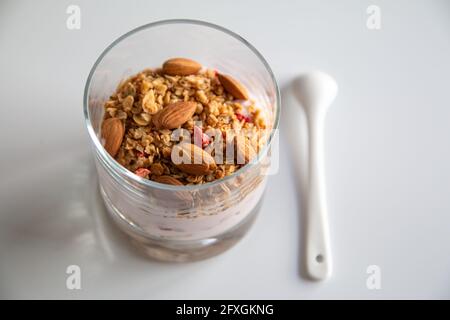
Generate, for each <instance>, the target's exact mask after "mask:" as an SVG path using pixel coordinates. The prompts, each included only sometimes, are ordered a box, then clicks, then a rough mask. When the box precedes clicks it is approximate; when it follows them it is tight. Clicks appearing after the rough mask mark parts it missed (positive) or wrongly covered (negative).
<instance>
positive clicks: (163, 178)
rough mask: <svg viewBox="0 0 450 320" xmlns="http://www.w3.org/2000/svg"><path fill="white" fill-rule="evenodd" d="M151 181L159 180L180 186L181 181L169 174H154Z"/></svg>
mask: <svg viewBox="0 0 450 320" xmlns="http://www.w3.org/2000/svg"><path fill="white" fill-rule="evenodd" d="M153 181H156V182H159V183H165V184H171V185H173V186H182V185H183V183H182V182H181V181H180V180H178V179H176V178H174V177H171V176H156V177H154V178H153Z"/></svg>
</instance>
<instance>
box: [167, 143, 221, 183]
mask: <svg viewBox="0 0 450 320" xmlns="http://www.w3.org/2000/svg"><path fill="white" fill-rule="evenodd" d="M174 154H175V155H178V156H179V157H180V158H179V159H176V160H180V159H185V160H186V161H184V162H185V163H177V162H178V161H174V160H175V159H174V158H173V155H174ZM172 162H174V164H175V165H176V166H177V168H178V169H180V170H181V171H183V172H186V173H188V174H192V175H195V176H201V175H205V174H209V173H211V172H212V171H213V170H215V169H216V163H215V161H214V158H213V157H212V156H211V155H210V154H209V153H208V152H206V151H204V150H203V149H202V148H200V147H197V146H196V145H194V144H190V143H180V144H177V145H175V146H174V147H173V150H172Z"/></svg>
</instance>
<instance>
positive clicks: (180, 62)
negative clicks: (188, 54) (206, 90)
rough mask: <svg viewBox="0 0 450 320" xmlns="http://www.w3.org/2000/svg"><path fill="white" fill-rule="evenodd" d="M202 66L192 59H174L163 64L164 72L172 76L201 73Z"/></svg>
mask: <svg viewBox="0 0 450 320" xmlns="http://www.w3.org/2000/svg"><path fill="white" fill-rule="evenodd" d="M201 68H202V65H201V64H200V63H198V62H195V61H193V60H190V59H185V58H173V59H170V60H167V61H166V62H164V64H163V72H164V73H165V74H168V75H171V76H188V75H190V74H195V73H197V72H199V71H200V69H201Z"/></svg>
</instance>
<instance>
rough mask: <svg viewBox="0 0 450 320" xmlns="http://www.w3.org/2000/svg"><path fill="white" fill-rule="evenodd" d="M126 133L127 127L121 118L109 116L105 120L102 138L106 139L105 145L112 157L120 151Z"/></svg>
mask: <svg viewBox="0 0 450 320" xmlns="http://www.w3.org/2000/svg"><path fill="white" fill-rule="evenodd" d="M124 134H125V127H124V125H123V123H122V121H121V120H119V119H117V118H109V119H106V120H105V121H103V124H102V138H103V139H104V140H105V143H104V147H105V149H106V151H107V152H108V153H109V154H110V155H111V156H112V157H114V156H115V155H116V154H117V151H119V148H120V145H121V144H122V139H123V135H124Z"/></svg>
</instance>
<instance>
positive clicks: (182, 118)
mask: <svg viewBox="0 0 450 320" xmlns="http://www.w3.org/2000/svg"><path fill="white" fill-rule="evenodd" d="M196 108H197V103H196V102H193V101H178V102H174V103H171V104H169V105H167V106H166V107H164V109H162V110H161V111H159V112H158V113H157V114H156V115H155V116H154V117H153V118H152V121H153V124H154V126H155V127H156V128H157V129H175V128H178V127H180V126H181V125H182V124H184V123H185V122H186V121H188V120H189V119H191V118H192V116H193V115H194V112H195V109H196Z"/></svg>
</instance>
